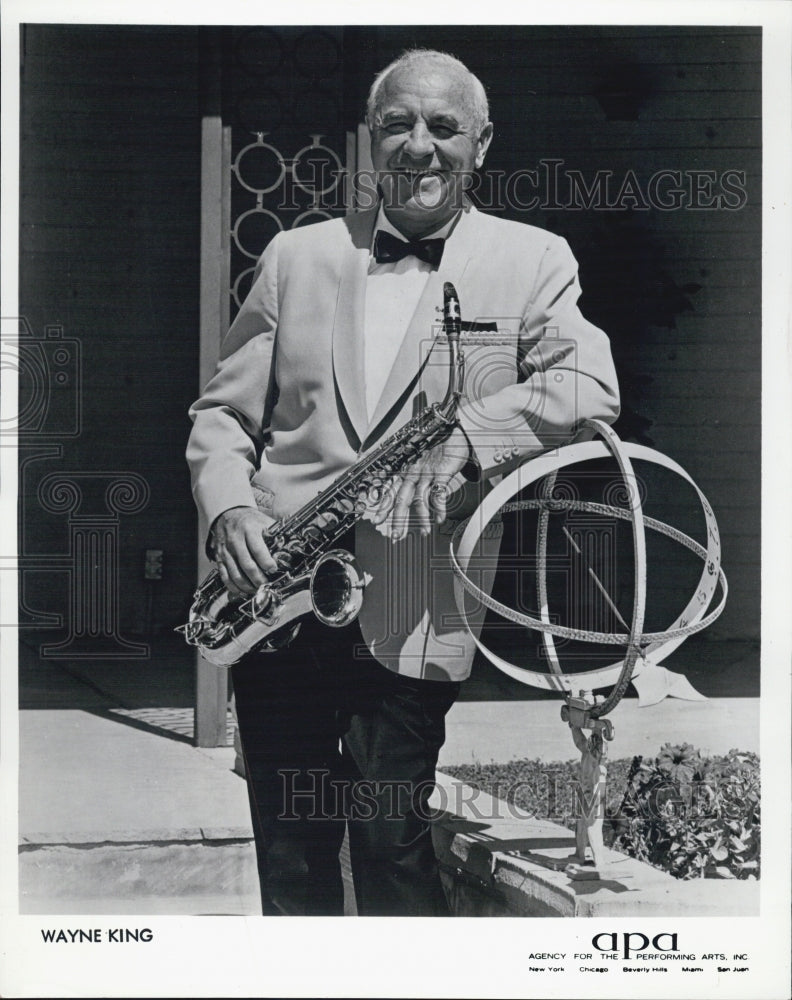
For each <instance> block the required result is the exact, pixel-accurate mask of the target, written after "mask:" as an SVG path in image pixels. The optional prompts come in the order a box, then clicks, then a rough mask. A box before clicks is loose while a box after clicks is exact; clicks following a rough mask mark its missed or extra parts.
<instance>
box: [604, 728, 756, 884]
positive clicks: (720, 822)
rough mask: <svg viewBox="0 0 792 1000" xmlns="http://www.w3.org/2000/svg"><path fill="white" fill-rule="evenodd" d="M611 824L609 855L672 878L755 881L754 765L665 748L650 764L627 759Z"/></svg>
mask: <svg viewBox="0 0 792 1000" xmlns="http://www.w3.org/2000/svg"><path fill="white" fill-rule="evenodd" d="M611 822H612V826H613V828H614V831H615V833H616V836H615V839H614V841H613V846H614V848H615V849H616V850H619V851H623V852H624V853H625V854H628V855H630V856H631V857H635V858H639V859H640V860H642V861H646V862H647V863H648V864H650V865H653V866H654V867H656V868H662V869H663V870H665V871H667V872H669V873H670V874H671V875H673V876H675V877H676V878H680V879H691V878H737V879H747V878H758V877H759V873H760V867H759V846H760V839H761V818H760V779H759V759H758V757H757V756H756V754H753V753H747V752H744V751H738V750H730V751H729V752H728V754H726V756H725V757H714V758H703V757H702V756H701V754H700V753H699V751H698V750H695V749H694V748H693V747H692V746H691V745H690V744H689V743H682V744H679V745H672V744H670V743H666V744H665V745H664V746H663V747H662V749H661V750H660V753H659V754H658V755H657V757H656V758H653V759H652V758H649V759H644V760H642V759H641V758H635V760H634V761H633V767H632V768H631V771H630V775H629V776H628V782H627V788H626V790H625V797H624V801H623V802H622V806H621V809H620V810H619V815H618V816H617V817H616V818H615V819H614V820H612V821H611Z"/></svg>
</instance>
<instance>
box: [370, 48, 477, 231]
mask: <svg viewBox="0 0 792 1000" xmlns="http://www.w3.org/2000/svg"><path fill="white" fill-rule="evenodd" d="M491 138H492V126H491V125H490V124H487V125H486V126H485V128H484V129H483V130H482V131H481V133H480V134H479V130H478V128H477V126H476V117H475V112H474V106H473V99H472V93H471V86H470V83H469V78H467V77H466V76H464V75H463V74H461V73H459V74H457V73H456V72H454V71H453V70H447V69H439V68H437V67H433V66H431V65H421V64H420V63H419V64H418V65H417V66H416V67H414V68H413V69H411V70H406V69H400V70H394V72H392V73H391V74H390V76H389V77H388V78H387V79H386V81H385V84H384V86H383V88H382V93H381V94H380V101H379V107H378V110H377V116H376V119H375V121H374V123H373V127H372V130H371V156H372V160H373V163H374V169H375V170H376V171H377V179H378V181H379V184H380V187H381V189H382V194H383V198H384V205H385V212H386V215H387V216H388V218H389V219H390V221H391V222H392V223H393V225H394V226H396V228H397V229H399V230H400V231H401V232H402V233H404V235H405V236H409V237H416V236H423V235H425V234H427V233H431V232H432V231H433V230H435V229H438V228H439V227H440V226H442V225H444V224H445V223H446V222H447V221H448V220H449V219H451V218H452V217H453V215H454V213H455V212H456V211H458V209H459V208H460V207H461V205H462V190H463V188H464V187H465V186H466V185H467V178H468V177H469V176H470V174H471V173H472V171H473V170H474V169H476V168H477V167H480V166H481V165H482V163H483V162H484V156H485V154H486V152H487V148H488V146H489V144H490V140H491Z"/></svg>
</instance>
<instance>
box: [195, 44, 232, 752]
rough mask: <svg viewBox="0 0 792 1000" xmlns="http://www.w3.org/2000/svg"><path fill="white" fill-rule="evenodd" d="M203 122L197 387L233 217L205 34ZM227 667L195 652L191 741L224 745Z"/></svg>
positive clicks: (225, 290)
mask: <svg viewBox="0 0 792 1000" xmlns="http://www.w3.org/2000/svg"><path fill="white" fill-rule="evenodd" d="M202 55H204V56H205V59H204V64H203V65H204V78H203V80H202V83H203V88H202V89H203V110H204V115H203V118H202V121H201V302H200V324H201V325H200V365H199V381H200V385H199V392H203V389H204V386H205V385H206V383H207V382H208V381H209V379H210V378H211V377H212V374H213V373H214V370H215V365H216V364H217V359H218V356H219V352H220V343H221V341H222V339H223V337H224V336H225V334H226V331H227V329H228V318H229V297H230V291H229V284H230V279H229V274H230V231H231V225H230V217H231V129H230V128H229V127H228V126H224V125H223V119H222V113H221V112H222V108H221V90H222V44H221V40H220V39H219V38H217V37H214V38H209V39H207V45H206V46H205V47H204V50H203V52H202ZM208 528H209V526H208V525H207V524H205V523H203V519H199V525H198V579H199V580H202V579H203V578H204V577H205V576H206V574H207V573H208V572H209V570H210V564H209V560H208V559H207V558H206V552H205V550H204V543H205V540H206V534H207V531H208ZM228 686H229V674H228V671H227V670H225V669H223V668H220V667H215V666H214V665H213V664H211V663H208V662H207V661H206V660H204V658H203V657H202V656H201V654H200V653H196V657H195V724H194V733H195V744H196V746H199V747H217V746H225V745H226V743H227V737H226V716H227V712H228Z"/></svg>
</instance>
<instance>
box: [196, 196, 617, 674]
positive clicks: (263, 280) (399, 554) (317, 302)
mask: <svg viewBox="0 0 792 1000" xmlns="http://www.w3.org/2000/svg"><path fill="white" fill-rule="evenodd" d="M376 215H377V210H376V208H375V209H372V210H371V211H366V212H361V213H359V214H357V215H352V216H348V217H346V218H339V219H334V220H331V221H328V222H323V223H319V224H318V225H314V226H309V227H305V228H302V229H296V230H291V231H288V232H282V233H280V234H278V235H277V236H276V237H275V238H274V239H273V240H272V242H271V243H270V244H269V246H268V247H267V249H266V250H265V252H264V254H263V255H262V257H261V259H260V261H259V263H258V266H257V269H256V275H255V278H254V283H253V287H252V289H251V291H250V294H249V295H248V297H247V299H246V300H245V302H244V304H243V306H242V308H241V310H240V312H239V314H238V316H237V318H236V320H235V321H234V323H233V324H232V326H231V328H230V330H229V332H228V335H227V337H226V339H225V341H224V343H223V347H222V351H221V360H220V362H219V364H218V367H217V371H216V373H215V375H214V377H213V378H212V380H211V381H210V382H209V384H208V385H207V387H206V390H205V392H204V394H203V395H202V396H201V397H200V399H198V400H197V402H196V403H195V404H194V405H193V407H192V408H191V411H190V415H191V417H192V419H193V431H192V434H191V436H190V441H189V444H188V449H187V458H188V462H189V464H190V467H191V471H192V479H193V493H194V496H195V500H196V503H197V504H198V507H199V510H200V511H201V513H202V515H203V516H204V518H205V520H206V523H207V524H209V525H211V524H212V523H213V521H214V520H215V518H216V517H217V516H218V515H219V514H221V513H222V512H223V511H224V510H227V509H228V508H230V507H236V506H240V505H247V506H253V505H258V506H259V507H261V508H262V509H263V510H264V511H265V512H266V513H268V514H270V515H272V516H273V517H276V518H280V517H284V516H287V515H289V514H292V513H294V511H296V510H297V509H299V508H300V507H301V506H303V505H304V504H305V503H307V502H308V501H309V500H311V499H312V498H313V497H314V496H315V495H316V493H317V492H319V491H320V490H321V489H323V488H324V487H325V486H327V485H328V484H329V483H330V482H331V481H332V480H333V479H334V478H335V477H336V476H337V475H338V474H339V473H340V472H342V471H343V470H344V469H346V468H348V467H349V466H350V465H352V464H354V463H355V462H356V461H357V460H358V459H359V458H360V456H361V455H362V454H363V453H364V452H365V451H367V450H368V449H370V448H371V447H372V446H373V445H375V444H376V443H378V442H379V441H381V440H382V439H383V437H385V436H387V435H388V434H390V433H392V432H393V431H395V430H397V429H398V428H399V427H401V425H402V424H403V423H405V422H406V421H407V420H409V419H410V418H411V417H412V416H413V415H414V414H415V413H416V412H417V411H418V410H419V409H420V408H422V407H423V406H425V405H427V404H428V403H432V402H436V401H438V400H440V399H441V398H442V397H443V395H444V393H445V390H446V387H447V384H448V347H447V344H446V343H445V342H444V340H443V338H442V337H440V338H438V336H437V335H438V333H439V332H440V330H441V320H442V311H441V308H440V307H442V303H443V283H444V282H445V281H450V282H452V283H453V285H454V286H455V288H456V289H457V292H458V294H459V299H460V304H461V311H462V319H463V322H464V326H463V333H462V338H461V344H462V347H463V349H464V353H465V359H466V368H465V388H464V393H463V398H462V404H461V406H460V410H459V418H460V424H461V426H462V428H463V430H464V431H465V432H466V434H467V437H468V439H469V441H470V443H471V446H472V449H473V452H474V454H475V458H476V461H477V463H478V465H479V467H480V470H481V476H480V479H479V480H478V481H477V482H472V481H471V482H465V483H464V484H463V485H462V486H461V487H460V488H459V489H458V490H456V491H455V493H454V494H453V495H452V497H451V498H450V500H449V519H448V521H447V522H446V524H445V525H443V526H442V527H441V528H439V529H438V528H434V530H433V531H432V533H431V534H430V535H429V536H426V537H424V536H422V535H421V534H420V533H419V532H418V531H417V530H411V531H410V532H409V533H408V535H407V537H406V538H405V539H404V540H403V541H402V542H400V543H398V544H396V545H393V544H392V543H391V541H390V538H389V537H388V536H389V525H388V523H387V522H386V523H385V524H384V525H383V526H380V527H379V528H376V527H374V526H373V525H372V524H370V523H369V522H367V521H362V522H359V523H358V525H357V527H356V531H355V536H356V537H355V549H356V555H357V559H358V561H359V563H360V565H361V567H362V569H363V570H364V572H366V574H367V575H368V576H370V582H369V583H368V585H367V587H366V591H365V600H364V603H363V609H362V611H361V614H360V625H361V630H362V634H363V637H364V639H365V641H366V643H367V644H368V646H369V648H370V649H371V651H372V652H373V654H374V655H375V656H376V658H377V659H378V660H379V661H380V662H381V663H383V664H385V665H386V666H387V667H389V668H390V669H392V670H395V671H398V672H400V673H404V674H409V675H411V676H415V677H423V678H428V679H434V680H462V679H464V678H465V677H466V676H467V675H468V674H469V672H470V666H471V661H472V657H473V652H474V644H473V642H472V639H471V638H470V635H469V634H468V633H467V631H466V630H465V628H464V627H463V625H462V622H461V620H460V617H459V614H458V611H457V608H456V604H455V601H454V596H453V576H452V571H451V569H450V566H449V562H448V545H449V541H450V535H451V532H452V531H453V529H454V527H455V526H456V523H457V522H458V520H459V519H460V518H464V517H467V516H469V515H470V514H471V513H472V511H473V510H474V509H475V507H476V505H477V502H478V501H479V500H480V498H481V496H482V495H483V492H485V491H486V490H487V489H488V488H490V483H489V480H490V479H491V477H492V476H494V475H500V474H502V473H505V472H509V471H511V469H513V468H515V467H516V466H517V465H519V464H520V463H522V462H524V461H525V460H526V459H528V458H530V457H531V456H532V455H535V454H536V453H538V452H541V451H545V450H546V449H548V448H553V447H557V446H559V445H561V444H566V443H568V442H570V441H572V440H578V439H580V434H579V432H578V425H579V423H580V421H581V420H582V419H584V418H586V417H598V418H599V419H601V420H605V421H608V422H610V421H612V420H614V419H615V418H616V416H617V414H618V390H617V386H616V376H615V372H614V368H613V363H612V360H611V355H610V348H609V344H608V340H607V337H606V336H605V334H604V333H602V331H601V330H599V329H597V328H596V327H595V326H593V325H592V324H590V323H589V322H587V321H586V320H585V319H584V318H583V316H582V315H581V313H580V311H579V310H578V308H577V299H578V297H579V295H580V286H579V283H578V278H577V264H576V262H575V260H574V258H573V256H572V254H571V252H570V250H569V248H568V246H567V244H566V242H565V241H564V240H562V239H560V238H559V237H557V236H554V235H552V234H551V233H548V232H545V231H544V230H541V229H537V228H535V227H533V226H528V225H524V224H521V223H516V222H508V221H505V220H502V219H498V218H495V217H493V216H489V215H485V214H483V213H481V212H478V211H477V210H476V209H475V208H473V207H470V206H468V207H467V208H466V210H465V211H463V212H462V214H461V216H460V218H459V220H458V223H457V225H456V226H455V228H454V230H453V232H452V233H451V235H450V236H449V238H448V240H447V242H446V246H445V251H444V254H443V259H442V262H441V264H440V267H439V269H438V270H437V271H433V272H431V274H430V275H429V277H428V280H427V283H426V287H425V290H424V292H423V294H422V296H421V298H420V300H419V302H418V305H417V307H416V310H415V313H414V315H413V316H412V318H411V320H410V323H409V326H408V329H407V333H406V335H405V338H404V342H403V343H402V345H401V348H400V350H399V353H398V355H397V358H396V362H395V364H394V366H393V369H392V371H391V373H390V376H389V378H388V381H387V383H386V385H385V389H384V392H383V395H382V398H381V399H380V402H379V404H378V406H377V408H376V410H375V412H374V414H373V416H372V418H371V420H369V419H368V416H367V410H366V402H365V386H364V374H363V363H364V354H363V352H364V337H363V316H364V304H365V292H366V275H367V271H368V266H369V249H370V246H371V239H372V228H373V226H374V222H375V219H376ZM499 543H500V538H499V535H498V525H494V526H491V528H490V530H488V532H487V533H486V534H485V537H484V538H483V539H482V542H481V551H480V554H479V560H478V562H477V564H476V566H477V573H478V578H477V581H476V582H477V583H478V584H479V586H483V587H485V588H487V587H490V586H491V583H492V578H493V576H494V572H495V567H496V563H497V553H498V546H499ZM471 611H472V612H473V614H472V619H473V621H474V622H475V623H478V625H480V622H481V620H482V619H483V609H478V610H476V609H471Z"/></svg>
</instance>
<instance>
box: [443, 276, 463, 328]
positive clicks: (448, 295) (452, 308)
mask: <svg viewBox="0 0 792 1000" xmlns="http://www.w3.org/2000/svg"><path fill="white" fill-rule="evenodd" d="M443 327H444V329H445V333H446V336H447V337H448V338H449V339H451V338H453V339H458V338H459V335H460V333H461V332H462V313H461V312H460V308H459V296H458V295H457V292H456V288H454V286H453V285H452V284H451V282H450V281H446V282H445V284H444V285H443Z"/></svg>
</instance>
